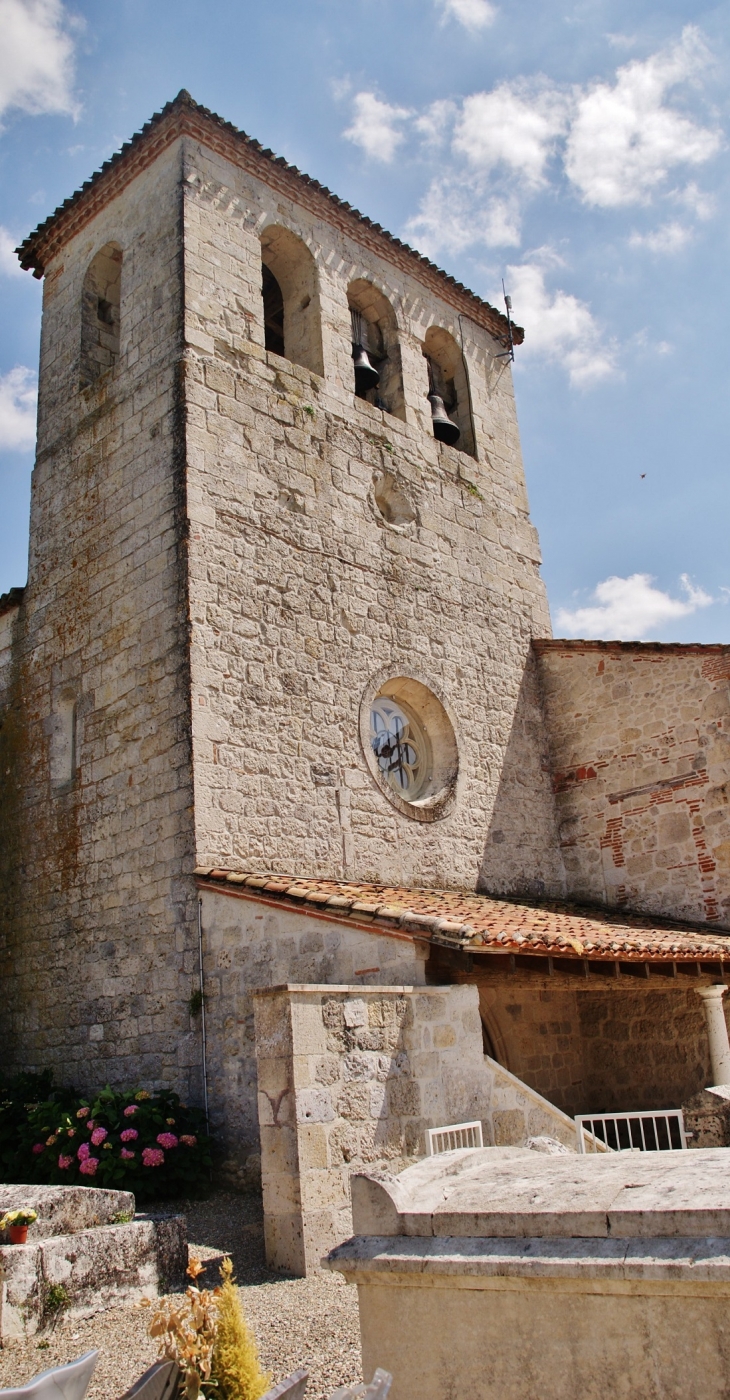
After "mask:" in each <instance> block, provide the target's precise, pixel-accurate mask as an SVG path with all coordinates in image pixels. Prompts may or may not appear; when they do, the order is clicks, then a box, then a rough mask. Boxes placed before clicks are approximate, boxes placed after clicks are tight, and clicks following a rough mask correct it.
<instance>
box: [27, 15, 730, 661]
mask: <svg viewBox="0 0 730 1400" xmlns="http://www.w3.org/2000/svg"><path fill="white" fill-rule="evenodd" d="M729 19H730V0H728V3H725V4H719V5H711V4H708V5H704V4H691V3H684V2H683V0H663V3H662V4H661V5H659V4H657V3H653V4H648V3H643V0H631V3H628V0H580V3H577V4H571V3H565V4H558V3H554V0H494V3H491V0H369V3H367V4H364V3H357V0H307V3H306V4H305V5H303V4H302V3H301V0H298V3H294V0H269V3H268V4H266V5H264V6H262V5H261V4H260V0H257V3H255V4H254V3H252V2H251V0H239V3H232V0H208V3H207V4H205V5H202V4H199V3H197V4H196V3H194V0H175V3H174V4H173V3H172V0H155V4H154V5H151V4H149V3H142V2H141V0H115V3H114V4H111V3H108V2H107V0H95V3H93V4H92V3H90V0H82V2H81V3H73V0H69V3H68V4H64V3H62V2H61V0H0V35H2V49H1V52H0V124H1V129H0V490H1V491H2V498H1V499H2V510H0V592H2V591H3V590H5V589H7V588H9V587H11V586H12V585H13V584H14V583H22V582H24V580H25V577H26V557H27V531H28V498H29V482H30V469H31V465H32V439H33V412H34V397H33V396H34V385H35V372H36V366H37V357H38V335H39V318H40V287H39V284H38V283H37V282H35V281H34V280H33V279H32V277H31V276H30V275H29V274H21V273H19V272H18V271H17V269H16V264H15V260H14V258H13V255H12V248H13V246H14V244H15V243H16V242H17V241H18V240H19V239H20V238H21V237H23V236H24V235H25V234H26V233H27V232H28V231H29V230H30V229H31V228H33V227H34V226H35V225H36V224H37V223H38V222H39V221H40V220H41V219H43V218H44V217H45V216H46V215H47V214H48V213H49V212H50V211H51V210H52V209H53V208H54V207H55V206H56V204H58V203H59V202H60V201H61V200H62V199H63V198H64V197H65V196H67V195H69V194H70V193H71V192H72V191H73V190H74V189H75V188H77V186H78V185H79V184H80V183H81V182H82V181H83V180H84V179H86V178H87V177H88V176H89V175H90V174H91V172H92V171H93V170H95V169H97V168H98V166H99V165H100V163H101V162H102V161H103V160H104V159H105V158H106V157H107V156H108V155H109V154H111V152H112V151H114V150H115V149H117V148H118V147H119V146H120V145H121V144H122V142H123V141H125V140H126V139H127V138H128V137H129V136H130V135H131V134H132V132H133V131H135V130H137V129H138V128H139V127H140V126H141V124H142V123H143V122H144V121H145V120H146V119H147V118H148V117H149V116H150V115H151V114H152V112H154V111H155V110H157V109H158V108H159V107H160V106H162V104H163V103H164V102H165V101H166V100H168V99H169V98H170V97H173V96H174V95H175V93H176V92H177V91H178V90H179V89H180V88H181V87H187V88H188V89H189V90H190V91H191V93H192V95H193V96H194V97H195V98H196V99H197V101H199V102H202V103H204V104H205V105H207V106H209V107H212V108H213V109H214V110H215V111H217V112H219V113H220V114H221V115H222V116H224V117H226V118H227V119H228V120H230V121H232V122H234V123H236V125H238V126H240V127H242V128H243V129H244V130H245V131H247V132H248V133H249V134H250V135H253V136H255V137H257V138H258V139H259V140H261V141H262V142H263V143H264V144H265V145H269V146H271V147H273V148H274V150H276V151H277V153H279V154H281V155H284V156H286V157H287V159H289V160H290V161H293V162H294V163H295V164H297V165H298V166H299V167H300V168H301V169H304V170H306V171H307V172H308V173H309V174H311V175H314V176H316V177H317V178H318V179H320V180H321V181H323V183H325V184H327V185H328V186H329V187H330V188H331V189H333V190H335V191H336V192H337V193H338V194H339V195H341V196H342V197H343V198H344V199H347V200H349V201H350V202H351V203H353V204H354V205H356V206H357V207H358V208H359V209H361V210H363V211H364V212H366V213H368V214H369V215H370V216H371V217H373V218H375V219H377V220H378V221H379V222H380V223H382V224H384V225H385V227H386V228H389V229H390V230H391V231H392V232H394V233H396V234H398V235H400V236H401V237H405V238H407V239H408V241H409V242H411V243H413V244H415V246H417V247H418V248H419V249H421V250H422V251H423V252H426V253H428V254H429V255H430V256H431V257H433V258H434V259H435V260H436V261H437V262H439V263H440V265H442V266H444V267H446V268H447V269H448V270H449V271H450V272H452V273H454V274H455V275H456V276H457V277H459V278H460V279H461V280H462V281H464V282H466V283H467V285H469V286H471V287H472V288H473V289H474V290H475V291H476V292H478V293H479V294H480V295H482V296H486V297H487V298H489V299H491V300H495V299H496V298H497V297H498V296H499V295H501V279H502V277H504V278H505V280H506V283H507V287H508V290H509V291H510V292H511V295H512V299H513V304H514V315H515V319H516V320H518V321H519V322H520V323H522V324H523V325H524V326H525V328H526V341H525V345H524V346H523V347H521V348H520V349H519V350H518V352H517V363H516V366H515V384H516V391H517V400H518V410H519V416H520V426H521V431H522V444H523V451H524V456H525V466H526V471H527V479H528V488H529V492H530V502H531V507H532V513H533V517H534V520H535V523H536V524H537V526H538V529H539V531H540V535H541V539H542V546H543V554H544V561H545V562H544V567H543V573H544V577H545V580H546V583H547V587H548V593H549V597H550V605H551V611H552V616H553V625H554V629H555V632H556V634H557V635H568V636H606V637H616V636H619V637H625V638H656V639H659V640H662V641H668V640H677V641H691V640H696V641H706V642H709V641H730V605H729V604H728V600H729V599H730V559H729V558H728V548H727V535H728V518H729V516H730V472H728V466H729V465H730V460H729V459H730V441H729V436H730V435H729V432H728V407H727V405H728V371H729V369H730V330H729V327H728V290H729V288H730V257H729V256H728V253H729V252H730V249H729V248H728V242H729V241H730V235H729V233H728V230H729V228H730V218H729V217H728V216H729V215H730V180H729V173H730V162H729V160H728V139H727V134H726V133H727V129H728V82H727V79H728V69H729V67H730V63H729V52H728V51H729V47H730V45H729V42H728V39H729V35H730V24H729Z"/></svg>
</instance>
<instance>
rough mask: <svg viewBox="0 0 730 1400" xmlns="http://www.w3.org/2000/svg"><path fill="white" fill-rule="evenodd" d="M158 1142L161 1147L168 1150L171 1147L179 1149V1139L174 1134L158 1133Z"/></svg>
mask: <svg viewBox="0 0 730 1400" xmlns="http://www.w3.org/2000/svg"><path fill="white" fill-rule="evenodd" d="M157 1141H158V1142H159V1144H160V1147H166V1148H168V1150H169V1149H170V1148H171V1147H177V1138H176V1137H175V1134H174V1133H158V1134H157Z"/></svg>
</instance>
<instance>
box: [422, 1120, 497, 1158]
mask: <svg viewBox="0 0 730 1400" xmlns="http://www.w3.org/2000/svg"><path fill="white" fill-rule="evenodd" d="M483 1146H484V1142H483V1140H482V1125H481V1123H480V1122H479V1121H476V1122H474V1123H451V1124H450V1125H449V1126H448V1127H447V1128H427V1129H426V1156H427V1157H436V1156H438V1154H439V1153H441V1152H456V1151H457V1150H458V1148H460V1147H483Z"/></svg>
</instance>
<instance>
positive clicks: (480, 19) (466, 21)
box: [441, 0, 497, 33]
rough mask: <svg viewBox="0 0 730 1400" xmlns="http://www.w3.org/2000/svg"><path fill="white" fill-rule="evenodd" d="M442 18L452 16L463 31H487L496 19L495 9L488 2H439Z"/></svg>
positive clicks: (484, 0) (482, 0) (465, 0)
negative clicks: (461, 25) (462, 27)
mask: <svg viewBox="0 0 730 1400" xmlns="http://www.w3.org/2000/svg"><path fill="white" fill-rule="evenodd" d="M441 6H442V9H443V12H444V18H447V17H448V16H453V18H454V19H457V20H458V21H459V24H463V26H464V28H465V29H469V30H471V31H472V33H473V32H475V31H476V30H477V29H488V28H489V25H490V24H494V21H495V19H496V18H497V7H496V5H492V4H491V3H490V0H441Z"/></svg>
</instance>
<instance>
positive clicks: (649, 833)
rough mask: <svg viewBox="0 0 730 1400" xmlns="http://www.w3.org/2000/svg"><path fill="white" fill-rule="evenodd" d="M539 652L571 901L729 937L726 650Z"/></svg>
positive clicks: (647, 647) (626, 647) (582, 645)
mask: <svg viewBox="0 0 730 1400" xmlns="http://www.w3.org/2000/svg"><path fill="white" fill-rule="evenodd" d="M537 652H538V657H539V671H540V678H541V684H542V689H543V694H544V696H545V701H546V707H547V708H546V720H547V731H548V739H549V745H550V755H551V758H550V762H551V767H552V773H553V786H554V789H555V794H556V803H557V812H558V821H559V829H560V847H561V852H562V857H563V861H564V865H565V872H566V880H567V887H568V890H569V892H570V894H571V895H572V896H573V897H574V898H577V899H581V900H586V901H588V902H597V903H602V904H607V905H609V906H614V907H619V908H620V907H622V906H624V907H626V908H629V909H641V910H646V911H647V912H650V913H654V914H666V915H669V916H671V917H673V918H676V919H682V918H684V919H689V920H692V921H694V922H700V923H703V922H705V921H707V922H710V923H714V924H715V925H716V926H718V927H721V928H728V927H730V884H729V880H728V876H729V875H730V808H729V807H728V802H727V784H728V779H730V747H729V746H728V736H729V735H730V691H729V690H728V680H730V648H728V647H727V646H717V647H701V646H697V647H693V646H691V645H690V646H672V645H667V646H661V645H659V644H656V645H654V644H650V643H643V644H642V643H630V642H627V643H621V642H614V643H610V642H593V643H591V642H567V643H560V642H555V643H551V642H548V643H547V644H545V645H543V644H542V643H538V644H537Z"/></svg>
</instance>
